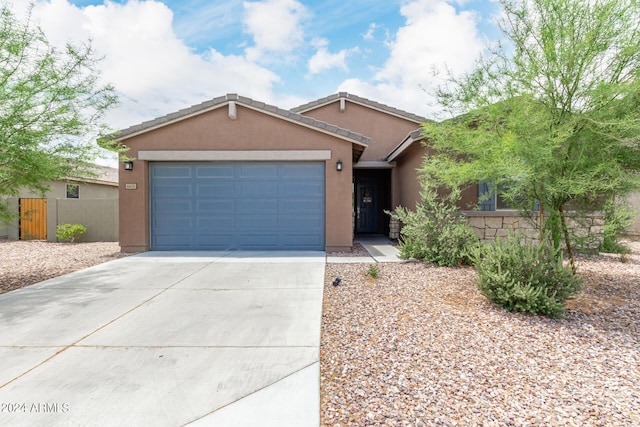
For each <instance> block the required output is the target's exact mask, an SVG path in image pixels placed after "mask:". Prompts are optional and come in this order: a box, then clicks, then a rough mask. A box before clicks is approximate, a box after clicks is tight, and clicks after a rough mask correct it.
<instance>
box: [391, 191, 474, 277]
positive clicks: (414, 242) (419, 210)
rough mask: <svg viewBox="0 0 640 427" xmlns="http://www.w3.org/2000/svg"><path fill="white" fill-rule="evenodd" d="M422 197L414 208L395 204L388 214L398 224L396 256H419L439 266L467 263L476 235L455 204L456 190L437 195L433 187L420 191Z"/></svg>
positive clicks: (458, 193) (418, 257)
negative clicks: (398, 234) (442, 195)
mask: <svg viewBox="0 0 640 427" xmlns="http://www.w3.org/2000/svg"><path fill="white" fill-rule="evenodd" d="M421 196H422V201H421V202H420V203H418V205H417V206H416V210H415V211H410V210H408V209H406V208H403V207H398V208H396V211H395V212H393V213H391V216H392V217H394V218H397V219H399V220H400V221H401V222H402V224H403V227H402V230H401V232H400V245H399V249H400V257H401V258H404V259H407V258H416V259H423V260H425V261H429V262H432V263H434V264H437V265H440V266H456V265H461V264H470V263H471V259H470V253H471V250H472V248H474V247H475V246H477V245H478V244H479V243H478V238H477V237H476V235H475V233H474V232H473V230H472V229H471V227H469V225H468V224H467V219H466V218H465V217H464V215H462V214H461V213H460V212H459V211H458V209H457V207H456V205H455V201H456V200H458V198H459V196H460V192H459V191H458V190H453V191H451V192H450V193H449V194H448V195H446V196H444V197H440V196H438V193H437V191H436V190H435V189H433V188H426V189H424V190H423V192H422V193H421Z"/></svg>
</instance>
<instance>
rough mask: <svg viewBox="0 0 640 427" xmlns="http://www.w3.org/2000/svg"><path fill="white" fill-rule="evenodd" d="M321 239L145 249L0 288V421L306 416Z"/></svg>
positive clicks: (313, 401) (171, 421) (312, 409)
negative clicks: (286, 246) (312, 248)
mask: <svg viewBox="0 0 640 427" xmlns="http://www.w3.org/2000/svg"><path fill="white" fill-rule="evenodd" d="M324 267H325V254H324V252H292V253H286V252H235V253H234V252H148V253H144V254H140V255H137V256H133V257H128V258H123V259H120V260H117V261H112V262H108V263H106V264H101V265H98V266H95V267H91V268H88V269H85V270H82V271H77V272H75V273H71V274H68V275H65V276H61V277H58V278H55V279H51V280H48V281H45V282H42V283H39V284H36V285H33V286H30V287H28V288H24V289H21V290H17V291H14V292H10V293H7V294H3V295H0V405H2V407H1V408H0V425H11V426H20V425H25V426H37V425H42V426H53V425H82V426H84V425H120V426H122V425H126V426H182V425H190V426H191V425H194V426H195V425H197V426H209V425H211V426H256V425H260V426H271V425H273V426H318V425H319V418H320V412H319V402H320V389H319V371H320V368H319V346H320V323H321V316H322V291H323V282H324Z"/></svg>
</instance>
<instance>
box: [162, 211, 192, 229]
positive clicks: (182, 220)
mask: <svg viewBox="0 0 640 427" xmlns="http://www.w3.org/2000/svg"><path fill="white" fill-rule="evenodd" d="M153 225H154V227H155V228H156V229H166V230H171V231H172V233H173V232H176V231H189V230H191V229H192V228H193V219H192V217H191V216H184V215H171V216H169V215H158V216H157V217H156V218H154V220H153Z"/></svg>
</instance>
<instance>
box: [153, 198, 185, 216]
mask: <svg viewBox="0 0 640 427" xmlns="http://www.w3.org/2000/svg"><path fill="white" fill-rule="evenodd" d="M192 206H193V203H191V200H190V199H159V200H155V201H154V202H153V207H154V210H155V212H157V213H158V214H162V213H163V212H171V213H172V214H173V213H174V212H175V213H178V214H179V213H183V214H190V213H191V212H192Z"/></svg>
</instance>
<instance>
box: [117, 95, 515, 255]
mask: <svg viewBox="0 0 640 427" xmlns="http://www.w3.org/2000/svg"><path fill="white" fill-rule="evenodd" d="M425 121H427V119H426V118H425V117H421V116H418V115H415V114H412V113H409V112H406V111H403V110H399V109H397V108H393V107H390V106H388V105H384V104H380V103H378V102H375V101H372V100H369V99H366V98H362V97H358V96H355V95H352V94H348V93H345V92H341V93H338V94H334V95H331V96H328V97H326V98H322V99H318V100H316V101H313V102H310V103H308V104H304V105H301V106H299V107H296V108H293V109H291V110H285V109H281V108H278V107H275V106H272V105H268V104H265V103H262V102H258V101H255V100H253V99H250V98H245V97H242V96H238V95H236V94H227V95H225V96H221V97H218V98H214V99H212V100H210V101H207V102H204V103H202V104H198V105H194V106H192V107H190V108H186V109H184V110H180V111H177V112H175V113H172V114H169V115H166V116H163V117H159V118H157V119H154V120H150V121H147V122H144V123H141V124H138V125H135V126H131V127H129V128H127V129H124V130H122V131H121V132H120V133H119V134H118V137H117V140H118V141H120V142H121V143H122V144H124V145H126V146H127V147H129V149H130V151H129V152H128V153H127V154H128V155H129V156H131V157H133V158H134V159H135V160H134V161H133V162H131V163H130V164H129V165H128V166H129V168H128V169H125V167H124V165H121V166H120V171H119V172H120V233H119V235H120V246H121V248H122V250H123V251H127V252H129V251H145V250H181V249H184V250H188V249H208V250H227V249H257V250H259V249H269V250H271V249H310V250H340V249H347V248H351V247H352V245H353V237H354V234H359V233H374V234H388V233H389V232H390V228H391V229H393V232H396V230H397V229H396V227H395V225H394V226H393V227H390V217H389V216H388V215H387V214H386V213H385V211H386V210H392V209H393V208H394V207H396V206H399V205H401V206H405V207H408V208H410V209H413V208H415V205H416V202H417V201H419V200H420V184H419V181H418V174H417V171H416V169H417V168H419V166H420V164H421V163H422V160H423V158H424V156H425V155H427V154H429V149H428V148H426V147H425V146H424V145H423V137H422V136H421V134H420V124H421V123H424V122H425ZM483 189H484V187H483V186H482V185H476V186H473V187H471V188H468V189H466V190H465V191H463V193H462V200H461V202H460V205H459V206H460V208H461V209H469V208H470V206H473V205H476V204H477V202H478V192H479V191H480V192H482V191H483ZM503 207H504V206H501V205H500V201H499V200H495V198H494V201H493V203H485V204H484V205H483V206H482V207H481V208H482V211H480V212H478V211H476V212H467V214H468V216H469V222H470V224H471V226H472V227H474V229H475V231H476V233H477V234H478V237H479V238H481V239H483V240H489V239H492V238H495V236H500V235H505V234H506V233H507V231H508V229H512V228H516V227H518V226H521V225H522V224H523V222H522V221H519V219H518V218H517V212H515V211H512V210H508V209H501V208H503ZM392 234H393V233H392Z"/></svg>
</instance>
